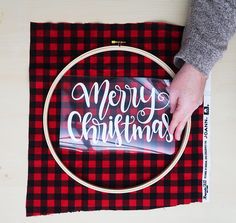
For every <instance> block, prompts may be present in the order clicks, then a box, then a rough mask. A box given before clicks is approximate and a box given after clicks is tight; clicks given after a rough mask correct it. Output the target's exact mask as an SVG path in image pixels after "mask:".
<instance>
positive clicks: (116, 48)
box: [43, 45, 191, 194]
mask: <svg viewBox="0 0 236 223" xmlns="http://www.w3.org/2000/svg"><path fill="white" fill-rule="evenodd" d="M108 51H126V52H131V53H136V54H138V55H141V56H144V57H147V58H149V59H150V60H152V61H153V62H155V63H157V64H158V65H159V66H161V67H162V68H163V69H164V70H165V71H166V72H167V73H168V74H169V75H170V76H171V77H172V78H173V77H174V75H175V73H174V72H173V70H172V69H171V68H170V67H169V66H168V65H167V64H166V63H165V62H163V61H162V60H160V59H159V58H158V57H156V56H154V55H153V54H151V53H149V52H147V51H145V50H141V49H139V48H135V47H130V46H123V45H115V46H114V45H110V46H105V47H99V48H95V49H93V50H90V51H87V52H86V53H83V54H81V55H80V56H78V57H77V58H75V59H74V60H72V61H71V62H70V63H69V64H67V66H65V67H64V68H63V70H62V71H61V72H60V73H59V74H58V75H57V77H56V78H55V80H54V81H53V83H52V85H51V87H50V89H49V91H48V94H47V97H46V100H45V104H44V109H43V130H44V136H45V139H46V142H47V145H48V148H49V150H50V152H51V154H52V156H53V158H54V159H55V161H56V162H57V164H58V165H59V166H60V167H61V168H62V170H63V171H64V172H65V173H66V174H67V175H68V176H70V177H71V178H72V179H73V180H75V181H76V182H78V183H80V184H81V185H83V186H85V187H87V188H90V189H93V190H96V191H100V192H104V193H113V194H123V193H130V192H135V191H138V190H142V189H144V188H146V187H149V186H151V185H153V184H154V183H156V182H158V181H159V180H161V179H162V178H163V177H164V176H166V175H167V174H168V173H169V172H170V171H171V170H172V169H173V168H174V166H175V165H176V163H177V162H178V161H179V159H180V157H181V156H182V154H183V153H184V150H185V147H186V145H187V142H188V138H189V134H190V128H191V119H189V120H188V122H187V124H186V127H185V130H184V136H183V139H182V142H181V145H180V149H179V151H178V153H177V154H176V155H175V157H174V159H173V161H172V162H171V163H170V164H169V165H168V166H167V167H166V168H165V169H164V170H163V171H162V172H161V173H160V174H158V175H157V176H156V177H154V178H153V179H151V180H149V181H147V182H145V183H143V184H140V185H137V186H132V187H129V188H123V189H112V188H105V187H100V186H97V185H94V184H91V183H89V182H86V181H84V180H82V179H80V178H79V177H77V176H76V175H75V174H73V173H72V172H71V171H70V170H69V169H68V168H67V167H66V166H65V165H64V164H63V162H62V161H61V160H60V158H59V157H58V155H57V154H56V152H55V150H54V148H53V145H52V142H51V139H50V136H49V130H48V109H49V105H50V100H51V97H52V94H53V92H54V90H55V88H56V86H57V84H58V83H59V81H60V80H61V78H62V77H63V76H64V74H65V73H66V72H67V71H68V70H69V69H70V68H71V67H72V66H74V65H75V64H77V63H78V62H80V61H81V60H84V59H86V58H87V57H90V56H93V55H95V54H98V53H104V52H108Z"/></svg>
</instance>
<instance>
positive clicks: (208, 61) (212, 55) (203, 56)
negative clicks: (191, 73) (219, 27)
mask: <svg viewBox="0 0 236 223" xmlns="http://www.w3.org/2000/svg"><path fill="white" fill-rule="evenodd" d="M220 57H221V55H219V53H216V50H215V49H214V48H213V47H212V46H210V45H209V44H206V43H204V42H200V41H199V40H198V39H187V40H185V42H184V43H182V47H181V49H180V51H179V52H178V53H177V54H176V55H175V57H174V64H175V66H176V67H178V68H181V67H182V66H183V64H184V63H185V62H186V63H189V64H191V65H193V66H194V67H195V68H196V69H197V70H199V71H200V72H201V73H203V74H205V75H206V76H208V75H209V73H210V71H211V69H212V68H213V66H214V64H215V63H216V62H217V61H218V60H219V58H220Z"/></svg>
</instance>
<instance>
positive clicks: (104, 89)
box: [59, 76, 175, 155]
mask: <svg viewBox="0 0 236 223" xmlns="http://www.w3.org/2000/svg"><path fill="white" fill-rule="evenodd" d="M169 83H170V81H169V80H163V79H155V78H143V77H132V78H130V77H129V78H126V77H116V78H107V79H106V78H103V77H92V78H91V77H82V78H81V77H77V76H65V77H64V78H63V79H62V82H61V110H60V111H61V117H60V140H59V145H60V148H62V149H71V150H76V151H81V152H86V151H90V150H95V151H104V150H125V151H135V152H149V153H164V154H168V155H172V154H173V153H174V152H175V142H174V139H173V135H171V134H170V133H169V130H168V127H169V123H170V119H171V117H170V112H169V111H170V109H169V106H170V105H169V95H168V93H167V91H166V87H167V86H168V85H169Z"/></svg>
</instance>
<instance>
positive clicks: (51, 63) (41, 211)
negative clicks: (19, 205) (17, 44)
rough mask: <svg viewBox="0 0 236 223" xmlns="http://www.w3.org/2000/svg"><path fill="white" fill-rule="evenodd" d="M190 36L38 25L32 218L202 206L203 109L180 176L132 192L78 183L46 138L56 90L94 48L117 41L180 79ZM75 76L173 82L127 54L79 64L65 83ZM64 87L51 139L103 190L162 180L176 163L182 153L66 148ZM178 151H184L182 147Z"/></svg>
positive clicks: (149, 29) (33, 54)
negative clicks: (179, 60)
mask: <svg viewBox="0 0 236 223" xmlns="http://www.w3.org/2000/svg"><path fill="white" fill-rule="evenodd" d="M182 32H183V27H182V26H177V25H171V24H166V23H136V24H130V23H127V24H97V23H87V24H70V23H57V24H56V23H31V43H30V69H29V73H30V116H29V151H28V186H27V197H26V215H27V216H35V215H46V214H52V213H63V212H74V211H91V210H107V209H110V210H138V209H153V208H160V207H169V206H175V205H179V204H189V203H191V202H202V172H203V171H202V169H203V153H202V149H203V148H202V141H203V140H202V138H203V135H202V131H203V107H202V106H201V107H199V108H198V109H197V110H196V111H195V112H194V114H193V116H192V127H191V134H190V137H189V141H188V144H187V147H186V149H185V152H184V154H183V155H182V157H181V159H180V160H179V162H178V163H177V164H176V166H175V167H174V168H173V169H172V171H171V172H170V173H169V174H167V175H166V176H165V177H164V178H162V179H161V180H160V181H158V182H157V183H156V184H154V185H152V186H150V187H147V188H145V189H143V190H140V191H137V192H132V193H125V194H108V193H102V192H98V191H95V190H92V189H88V188H86V187H84V186H82V185H80V184H79V183H77V182H76V181H74V180H73V179H71V178H70V177H69V176H68V175H67V174H66V173H64V172H63V170H62V169H61V168H60V167H59V166H58V164H57V163H56V161H55V160H54V159H53V157H52V155H51V153H50V151H49V149H48V146H47V143H46V141H45V137H44V133H43V120H42V115H43V107H44V102H45V98H46V95H47V93H48V90H49V88H50V86H51V84H52V82H53V81H54V79H55V78H56V76H57V75H58V73H59V72H60V71H61V70H62V69H63V68H64V67H65V66H66V65H67V64H68V63H69V62H71V61H72V60H73V59H75V58H76V57H78V56H79V55H81V54H83V53H85V52H87V51H89V50H91V49H95V48H97V47H103V46H108V45H111V41H112V40H120V41H125V43H124V44H125V45H127V46H132V47H137V48H140V49H143V50H146V51H148V52H150V53H152V54H154V55H156V56H157V57H159V58H160V59H161V60H163V61H164V62H165V63H167V64H168V65H169V66H170V67H171V68H172V69H173V70H174V71H175V72H176V71H177V70H176V68H175V67H174V65H173V57H174V55H175V54H176V53H177V52H178V50H179V48H180V43H181V37H182ZM71 75H76V76H77V77H81V78H83V77H91V78H92V77H93V78H94V77H95V78H96V77H99V76H101V77H104V78H108V79H109V78H112V77H147V78H149V77H150V78H151V77H152V78H159V79H170V76H169V75H168V74H167V73H166V72H165V71H164V70H163V69H162V68H161V67H160V66H158V65H157V64H155V63H154V62H152V61H150V60H149V59H147V58H145V57H142V56H139V55H137V54H134V53H128V52H120V51H119V52H106V53H101V54H97V55H94V56H91V57H89V58H87V59H85V60H83V61H81V62H79V63H78V64H76V65H74V66H73V67H72V68H71V69H70V70H69V71H67V72H66V74H65V77H66V76H71ZM61 87H62V83H61V82H60V83H59V84H58V85H57V87H56V89H55V91H54V93H53V95H52V98H51V101H50V107H49V114H48V127H49V134H50V138H51V141H52V144H53V146H54V149H55V151H56V153H57V155H58V156H59V158H60V159H61V160H62V162H63V163H64V165H65V166H66V167H67V168H68V169H69V170H70V171H71V172H73V173H74V174H75V175H76V176H78V177H79V178H81V179H83V180H85V181H87V182H90V183H92V184H95V185H97V186H102V187H108V188H127V187H132V186H136V185H139V184H141V183H144V182H146V181H148V180H150V179H152V178H154V177H155V176H157V175H158V174H159V173H160V172H161V171H162V170H164V169H165V168H166V167H167V166H168V165H169V164H170V162H171V161H172V160H173V157H174V155H175V154H173V155H167V154H150V153H142V152H125V151H88V152H77V151H73V150H66V149H60V147H59V134H60V132H59V130H60V107H61ZM176 147H177V148H176V152H177V151H178V147H179V144H177V146H176Z"/></svg>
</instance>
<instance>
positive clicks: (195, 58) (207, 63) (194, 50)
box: [174, 0, 236, 75]
mask: <svg viewBox="0 0 236 223" xmlns="http://www.w3.org/2000/svg"><path fill="white" fill-rule="evenodd" d="M235 31H236V0H192V2H191V7H190V11H189V14H188V18H187V23H186V26H185V28H184V33H183V38H182V43H181V48H180V51H179V52H178V53H177V54H176V55H175V57H174V64H175V66H176V67H178V68H180V67H181V66H182V65H183V64H184V63H185V62H186V63H189V64H192V65H193V66H194V67H195V68H196V69H198V70H199V71H200V72H202V73H204V74H205V75H208V74H209V72H210V71H211V69H212V67H213V66H214V64H215V63H216V62H217V61H218V60H219V59H220V58H221V57H222V54H223V52H224V51H225V50H226V48H227V45H228V41H229V39H230V38H231V37H232V36H233V34H234V33H235Z"/></svg>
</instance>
